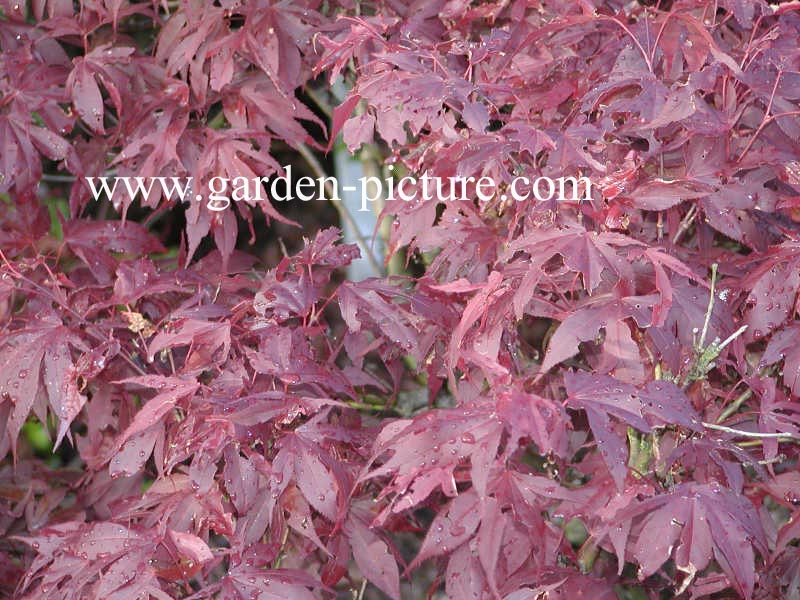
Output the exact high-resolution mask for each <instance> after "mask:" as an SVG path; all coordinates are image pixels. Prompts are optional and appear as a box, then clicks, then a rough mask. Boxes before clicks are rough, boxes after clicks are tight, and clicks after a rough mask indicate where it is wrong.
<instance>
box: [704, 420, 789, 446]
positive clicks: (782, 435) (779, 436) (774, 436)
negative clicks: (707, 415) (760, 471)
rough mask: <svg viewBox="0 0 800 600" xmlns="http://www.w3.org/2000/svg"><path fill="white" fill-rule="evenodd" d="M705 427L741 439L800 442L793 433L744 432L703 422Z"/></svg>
mask: <svg viewBox="0 0 800 600" xmlns="http://www.w3.org/2000/svg"><path fill="white" fill-rule="evenodd" d="M703 427H705V428H706V429H713V430H715V431H723V432H725V433H731V434H733V435H737V436H739V437H748V438H758V439H777V440H793V441H800V437H798V436H796V435H792V434H791V433H762V432H759V431H744V430H742V429H734V428H733V427H726V426H725V425H717V424H716V423H706V422H705V421H703Z"/></svg>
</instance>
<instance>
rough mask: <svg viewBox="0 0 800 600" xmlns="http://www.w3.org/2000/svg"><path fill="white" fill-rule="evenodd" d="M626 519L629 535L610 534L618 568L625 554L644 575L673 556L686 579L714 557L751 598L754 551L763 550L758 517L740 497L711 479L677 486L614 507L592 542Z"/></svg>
mask: <svg viewBox="0 0 800 600" xmlns="http://www.w3.org/2000/svg"><path fill="white" fill-rule="evenodd" d="M631 522H633V523H634V528H633V530H632V533H633V534H632V535H631V537H629V538H628V539H627V540H626V539H625V538H624V537H615V538H611V539H612V545H613V547H614V550H615V552H616V554H617V559H618V560H619V562H620V568H622V567H621V565H622V564H623V563H624V562H625V559H626V558H627V557H630V558H631V559H633V560H635V561H636V562H637V563H638V565H639V578H640V579H644V578H645V577H648V576H649V575H652V574H653V573H655V572H656V571H657V570H658V569H659V568H660V567H661V566H662V565H663V564H664V563H665V562H666V561H667V559H669V558H672V559H673V560H674V561H675V566H676V567H677V568H678V569H679V570H681V571H683V572H685V573H687V577H689V578H690V580H691V578H693V577H694V575H695V574H696V573H698V572H700V571H702V570H703V569H705V568H706V567H707V566H708V565H709V563H710V562H711V560H712V559H713V560H715V561H716V562H717V564H718V565H719V566H720V567H721V568H722V570H723V571H724V572H725V574H726V575H727V576H728V579H729V580H730V581H731V582H732V583H733V584H734V586H735V587H736V588H737V589H738V591H739V592H740V593H741V594H742V595H743V596H744V597H745V598H748V599H749V598H752V594H753V588H754V586H755V580H756V562H755V561H756V552H757V553H758V554H760V555H761V557H766V556H767V555H768V550H767V539H766V534H765V532H764V529H763V527H762V524H761V520H760V519H759V516H758V514H757V513H756V510H755V507H754V506H753V504H752V503H751V501H750V500H748V499H747V498H745V497H744V496H741V495H739V494H737V493H735V492H733V491H731V490H730V489H728V488H726V487H723V486H721V485H720V484H719V483H717V482H714V481H712V482H710V483H702V484H701V483H684V484H680V485H678V486H675V487H674V488H673V489H671V490H670V491H669V492H667V493H663V494H659V495H656V496H653V497H651V498H647V499H645V500H643V501H641V502H637V503H635V504H633V505H631V506H628V507H624V508H621V509H620V510H618V511H617V513H616V514H615V515H614V516H613V518H612V519H610V521H609V522H608V523H606V524H604V525H603V526H601V527H600V528H599V529H598V531H597V532H596V534H595V539H596V541H598V542H602V541H603V540H604V539H605V537H606V536H607V535H609V533H610V531H611V530H612V529H614V528H623V527H625V528H627V527H628V526H629V524H630V523H631Z"/></svg>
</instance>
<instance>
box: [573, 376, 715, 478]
mask: <svg viewBox="0 0 800 600" xmlns="http://www.w3.org/2000/svg"><path fill="white" fill-rule="evenodd" d="M564 382H565V384H566V388H567V394H568V396H567V405H568V406H572V407H574V408H579V409H582V410H584V411H586V415H587V417H588V419H589V426H590V428H591V430H592V434H593V435H594V437H595V440H596V442H597V446H598V449H599V451H600V454H601V455H602V457H603V460H604V461H605V463H606V466H607V467H608V470H609V472H610V473H611V475H612V477H613V478H614V482H615V483H616V484H617V487H618V488H619V489H620V490H621V489H623V487H624V482H625V476H626V474H627V471H628V467H627V464H628V447H627V443H626V439H627V436H626V433H625V430H624V429H623V430H620V428H619V427H615V426H614V424H613V423H612V421H611V419H610V417H614V418H615V420H616V422H618V423H621V424H623V425H625V426H630V427H634V428H636V429H638V430H639V431H643V432H649V431H651V427H653V426H660V427H663V426H667V425H681V426H683V427H686V428H687V429H693V430H695V431H700V430H701V428H700V421H699V417H698V415H697V414H696V412H695V411H694V408H693V407H692V405H691V403H690V402H689V399H688V398H687V397H686V395H685V394H684V393H683V392H682V391H681V390H680V389H679V388H678V387H677V386H676V385H675V384H674V383H671V382H668V381H652V382H650V383H649V384H647V386H645V387H643V388H636V387H635V386H633V385H630V384H628V383H624V382H621V381H619V380H616V379H614V378H613V377H609V376H601V375H590V374H587V373H581V372H576V373H566V374H565V376H564Z"/></svg>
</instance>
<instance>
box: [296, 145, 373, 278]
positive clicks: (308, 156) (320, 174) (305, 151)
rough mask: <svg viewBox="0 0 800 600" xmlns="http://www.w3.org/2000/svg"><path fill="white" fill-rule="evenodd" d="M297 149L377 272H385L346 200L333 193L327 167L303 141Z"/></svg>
mask: <svg viewBox="0 0 800 600" xmlns="http://www.w3.org/2000/svg"><path fill="white" fill-rule="evenodd" d="M297 150H298V152H299V153H300V155H301V156H302V157H303V158H304V159H305V161H306V163H308V166H309V167H310V168H311V171H312V172H313V173H314V176H315V177H317V179H318V180H320V181H323V182H324V185H325V193H326V194H327V195H328V197H329V198H330V199H331V203H332V204H333V206H334V207H335V208H336V210H337V211H338V212H339V216H340V217H341V218H342V219H343V220H344V221H345V222H346V223H347V224H348V225H349V226H350V228H351V229H352V230H353V235H354V236H355V238H356V241H357V242H358V244H359V245H360V246H361V247H362V248H363V249H364V252H365V253H366V255H367V260H368V261H369V264H370V265H371V266H372V268H373V269H374V270H375V272H376V273H383V268H382V267H381V265H380V263H379V262H378V260H377V259H376V258H375V256H374V255H373V254H372V251H371V250H370V247H369V246H368V245H367V241H366V240H365V239H364V236H363V235H361V230H360V229H359V228H358V225H357V224H356V222H355V219H353V215H351V214H350V211H349V210H348V209H347V206H345V204H344V202H338V201H337V199H336V198H335V194H334V193H333V188H332V187H331V184H330V181H329V180H328V177H329V176H328V175H327V173H325V169H323V167H322V165H321V164H320V162H319V160H317V157H316V156H314V153H313V152H311V149H310V148H309V147H308V146H306V145H305V144H303V143H300V144H299V145H298V146H297Z"/></svg>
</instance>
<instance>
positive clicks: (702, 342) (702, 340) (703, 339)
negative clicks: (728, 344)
mask: <svg viewBox="0 0 800 600" xmlns="http://www.w3.org/2000/svg"><path fill="white" fill-rule="evenodd" d="M718 268H719V265H718V264H717V263H714V264H712V265H711V293H710V294H709V295H708V308H706V318H705V321H703V330H702V331H701V332H700V342H699V343H698V347H699V348H703V347H704V346H705V345H706V335H707V334H708V324H709V322H710V321H711V312H712V310H713V308H714V293H715V290H716V286H717V269H718Z"/></svg>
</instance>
